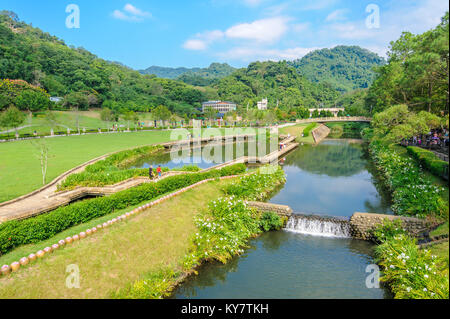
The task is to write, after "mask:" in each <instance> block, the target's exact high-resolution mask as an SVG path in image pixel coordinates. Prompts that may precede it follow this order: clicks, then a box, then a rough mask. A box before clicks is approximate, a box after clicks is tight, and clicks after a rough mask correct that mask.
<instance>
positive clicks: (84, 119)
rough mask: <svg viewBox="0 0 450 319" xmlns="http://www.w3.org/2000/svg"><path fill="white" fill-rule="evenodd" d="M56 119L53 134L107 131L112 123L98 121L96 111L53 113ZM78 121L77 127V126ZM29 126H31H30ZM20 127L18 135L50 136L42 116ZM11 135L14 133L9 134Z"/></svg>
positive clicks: (147, 115) (121, 122) (144, 116)
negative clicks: (68, 131) (35, 133)
mask: <svg viewBox="0 0 450 319" xmlns="http://www.w3.org/2000/svg"><path fill="white" fill-rule="evenodd" d="M53 113H54V114H55V118H56V123H57V126H55V127H54V128H53V130H54V131H55V132H67V128H70V131H71V132H72V133H73V132H76V131H77V127H78V126H79V127H80V130H81V131H82V130H83V128H85V129H86V130H89V129H94V130H97V129H98V128H101V129H107V128H108V126H109V128H111V126H112V123H109V124H108V123H107V122H104V121H102V120H101V119H100V112H98V111H79V112H73V111H64V112H62V111H53ZM140 119H141V120H142V121H147V120H149V119H150V113H140ZM77 121H78V126H77ZM117 124H119V125H124V126H125V127H127V126H128V123H127V122H126V121H124V120H121V119H120V120H119V121H118V123H117ZM30 125H31V126H30ZM21 126H27V127H24V128H22V129H19V130H18V131H19V133H20V134H32V133H33V132H34V131H36V132H37V133H38V134H41V135H43V134H47V135H48V134H50V130H51V126H50V124H49V123H48V121H47V120H46V118H45V116H44V115H43V114H38V115H36V116H32V117H29V116H27V118H26V120H25V122H24V123H23V124H22V125H21ZM133 128H134V123H130V129H133ZM3 130H4V129H1V128H0V132H2V131H3ZM9 134H11V135H13V134H14V133H9Z"/></svg>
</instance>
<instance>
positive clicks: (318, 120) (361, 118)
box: [296, 116, 372, 124]
mask: <svg viewBox="0 0 450 319" xmlns="http://www.w3.org/2000/svg"><path fill="white" fill-rule="evenodd" d="M371 121H372V118H370V117H364V116H341V117H321V118H316V119H304V120H297V121H296V124H304V123H329V122H367V123H370V122H371Z"/></svg>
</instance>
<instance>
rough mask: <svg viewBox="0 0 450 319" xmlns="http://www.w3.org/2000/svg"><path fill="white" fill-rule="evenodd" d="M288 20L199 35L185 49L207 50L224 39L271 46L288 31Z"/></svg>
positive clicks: (243, 25)
mask: <svg viewBox="0 0 450 319" xmlns="http://www.w3.org/2000/svg"><path fill="white" fill-rule="evenodd" d="M288 20H289V19H288V18H284V17H277V18H269V19H262V20H256V21H254V22H251V23H241V24H237V25H235V26H232V27H230V28H228V29H227V30H226V31H225V32H223V31H221V30H213V31H205V32H201V33H197V34H196V35H195V36H194V37H192V38H191V39H188V40H187V41H186V42H185V43H184V44H183V47H184V48H185V49H188V50H205V49H206V48H207V47H208V45H209V44H211V43H213V42H215V41H217V40H220V39H223V38H227V39H232V40H247V41H253V42H255V43H259V44H269V43H273V42H275V41H277V40H278V39H280V38H281V37H282V36H283V35H284V34H285V33H286V32H287V31H288V25H287V23H288Z"/></svg>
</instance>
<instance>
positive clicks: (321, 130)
mask: <svg viewBox="0 0 450 319" xmlns="http://www.w3.org/2000/svg"><path fill="white" fill-rule="evenodd" d="M330 132H331V130H330V129H329V128H328V127H327V126H325V125H323V124H320V126H319V127H318V128H316V129H314V130H313V131H312V132H311V134H312V136H313V138H314V142H315V143H316V144H319V143H320V142H322V140H324V139H325V138H326V137H327V136H328V135H329V134H330Z"/></svg>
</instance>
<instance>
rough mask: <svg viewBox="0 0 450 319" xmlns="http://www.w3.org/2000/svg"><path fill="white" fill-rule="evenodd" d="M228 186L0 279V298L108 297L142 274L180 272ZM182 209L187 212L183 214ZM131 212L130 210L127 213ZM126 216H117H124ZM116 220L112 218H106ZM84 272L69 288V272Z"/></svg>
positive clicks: (172, 203)
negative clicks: (204, 218)
mask: <svg viewBox="0 0 450 319" xmlns="http://www.w3.org/2000/svg"><path fill="white" fill-rule="evenodd" d="M231 181H232V180H227V181H214V182H209V183H207V184H204V185H201V186H199V187H197V188H195V189H192V190H190V191H188V192H186V193H183V194H181V195H180V196H178V197H175V198H173V199H171V200H169V201H166V202H164V203H162V204H160V205H157V206H155V207H153V208H151V209H149V210H147V211H145V212H143V213H142V214H140V215H138V216H137V217H133V218H132V219H129V220H127V221H125V222H121V223H119V224H115V225H113V226H111V227H110V228H107V229H105V230H100V231H99V232H97V233H96V234H94V235H92V236H91V237H89V238H87V239H85V240H83V241H80V242H77V243H75V244H72V245H70V246H68V247H65V248H64V249H61V250H58V251H56V252H54V253H53V254H52V255H51V256H49V257H48V258H44V259H42V260H39V261H37V262H36V263H34V264H33V265H30V266H28V267H27V269H25V268H24V269H21V270H20V271H19V272H17V273H13V274H12V275H11V276H9V277H0V299H1V298H108V297H109V296H110V295H111V292H114V291H117V290H118V289H120V288H123V287H125V286H126V285H127V284H129V283H131V282H134V281H136V280H138V279H139V278H140V275H142V274H144V273H149V272H157V271H158V270H159V269H160V268H162V267H167V266H172V267H179V264H180V262H181V260H182V258H183V257H184V256H185V254H186V253H187V252H188V249H189V248H190V242H189V238H190V237H191V235H192V234H193V233H194V232H195V229H196V228H195V225H194V220H193V217H194V215H195V214H196V213H197V212H199V211H200V210H203V209H205V208H206V207H207V203H208V202H209V201H210V200H213V199H215V198H218V197H220V196H222V191H221V189H222V188H223V186H224V185H226V184H227V183H230V182H231ZM180 207H183V209H180ZM129 210H131V208H128V209H127V210H126V211H129ZM123 212H124V211H121V212H117V214H115V215H119V214H123ZM110 218H112V215H109V216H108V217H107V219H110ZM103 220H104V218H102V219H98V220H95V221H91V222H89V223H87V224H84V225H80V226H77V227H74V228H72V229H70V230H68V231H66V232H64V233H61V234H59V235H58V236H55V237H54V238H52V239H50V240H47V241H45V242H42V243H39V244H36V245H28V246H25V247H21V248H20V249H18V250H16V251H13V252H11V253H9V254H7V255H5V256H2V257H1V258H0V263H1V264H3V263H5V262H10V261H12V260H16V259H17V258H19V256H23V255H25V254H27V253H29V252H34V251H36V250H37V249H42V248H44V247H46V246H47V245H48V244H49V243H54V242H57V241H58V240H59V239H61V238H64V237H65V236H67V235H73V234H75V233H78V232H79V231H81V230H84V229H86V228H89V227H92V226H93V225H96V224H98V223H100V222H101V221H103ZM72 264H75V265H77V266H78V267H79V269H80V278H81V279H80V283H81V285H80V286H81V287H80V288H79V289H69V288H67V287H66V284H65V283H66V277H67V276H68V273H66V267H67V266H68V265H72Z"/></svg>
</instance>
